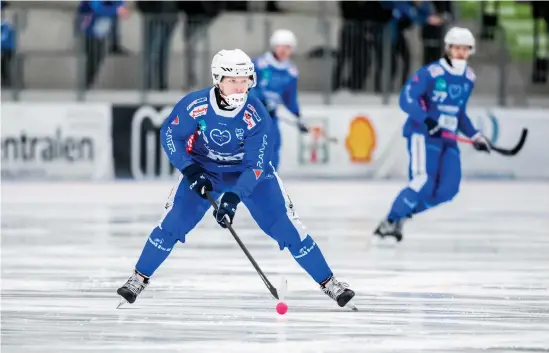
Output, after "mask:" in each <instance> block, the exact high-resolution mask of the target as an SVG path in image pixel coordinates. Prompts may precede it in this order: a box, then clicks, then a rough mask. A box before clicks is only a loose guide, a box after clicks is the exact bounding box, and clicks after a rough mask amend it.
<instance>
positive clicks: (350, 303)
mask: <svg viewBox="0 0 549 353" xmlns="http://www.w3.org/2000/svg"><path fill="white" fill-rule="evenodd" d="M345 307H346V308H348V309H351V310H352V311H358V308H357V307H356V305H355V304H353V301H352V300H350V301H349V302H348V303H347V304H345Z"/></svg>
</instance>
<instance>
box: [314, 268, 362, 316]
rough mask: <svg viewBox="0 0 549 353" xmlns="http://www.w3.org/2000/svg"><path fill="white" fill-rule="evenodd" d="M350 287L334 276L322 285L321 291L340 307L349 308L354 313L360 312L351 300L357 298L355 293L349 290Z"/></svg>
mask: <svg viewBox="0 0 549 353" xmlns="http://www.w3.org/2000/svg"><path fill="white" fill-rule="evenodd" d="M348 287H349V285H348V284H347V283H345V282H339V281H338V280H337V279H336V278H335V277H334V276H332V277H330V278H328V279H327V280H326V281H324V282H323V283H321V284H320V289H322V291H323V292H324V293H326V295H327V296H329V297H330V298H332V299H333V300H335V301H336V302H337V305H339V306H340V307H342V308H343V307H345V306H347V307H349V308H350V309H352V310H354V311H358V309H357V308H356V306H354V305H353V303H351V299H353V297H354V296H355V292H354V291H352V290H351V289H349V288H348Z"/></svg>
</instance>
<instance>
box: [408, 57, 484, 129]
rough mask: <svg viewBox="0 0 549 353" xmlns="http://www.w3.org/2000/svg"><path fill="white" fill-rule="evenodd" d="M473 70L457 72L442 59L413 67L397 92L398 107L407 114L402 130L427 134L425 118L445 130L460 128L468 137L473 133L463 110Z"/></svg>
mask: <svg viewBox="0 0 549 353" xmlns="http://www.w3.org/2000/svg"><path fill="white" fill-rule="evenodd" d="M475 78H476V76H475V73H474V72H473V70H472V69H471V68H470V67H468V66H467V67H466V68H465V71H464V72H463V73H458V72H456V70H455V69H454V68H453V67H451V66H450V65H449V64H448V62H447V61H446V59H444V58H443V59H440V60H439V61H435V62H432V63H430V64H428V65H426V66H424V67H422V68H420V69H419V70H417V71H416V72H415V73H414V74H413V75H412V77H411V78H409V79H408V81H407V82H406V84H405V85H404V88H403V89H402V91H401V93H400V99H399V103H400V107H401V108H402V110H403V111H404V112H405V113H407V114H408V119H407V120H406V123H405V124H404V129H403V134H404V136H406V137H408V136H410V135H411V134H412V133H423V134H427V127H426V125H425V124H424V121H425V119H426V118H428V117H429V118H431V119H434V120H436V121H438V123H439V125H440V126H441V127H442V128H443V129H444V130H446V131H450V132H452V133H456V132H457V131H458V130H459V131H461V132H462V133H463V134H464V135H465V136H467V137H472V136H473V135H475V134H476V133H477V130H476V129H475V127H474V126H473V123H472V122H471V120H470V119H469V117H468V116H467V113H466V106H467V101H468V100H469V97H470V96H471V92H472V91H473V88H474V85H475Z"/></svg>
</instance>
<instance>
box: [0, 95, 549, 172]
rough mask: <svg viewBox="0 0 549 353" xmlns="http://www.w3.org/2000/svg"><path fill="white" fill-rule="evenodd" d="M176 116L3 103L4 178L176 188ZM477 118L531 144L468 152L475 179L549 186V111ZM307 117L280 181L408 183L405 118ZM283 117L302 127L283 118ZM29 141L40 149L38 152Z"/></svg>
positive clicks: (370, 110)
mask: <svg viewBox="0 0 549 353" xmlns="http://www.w3.org/2000/svg"><path fill="white" fill-rule="evenodd" d="M171 109H172V106H171V105H154V106H153V105H147V104H145V105H116V104H115V105H111V104H99V105H98V104H82V105H79V104H77V103H71V104H61V103H58V104H55V103H47V104H37V103H4V104H2V131H1V133H2V175H3V177H4V178H6V179H8V178H9V179H17V180H21V179H28V180H42V179H67V180H74V179H92V180H110V179H112V178H113V177H114V178H123V179H127V178H130V179H136V180H155V179H167V180H170V179H172V178H174V175H173V174H174V173H175V172H176V171H175V170H174V168H173V167H172V166H171V165H170V163H169V161H168V158H167V156H166V155H165V153H164V151H163V150H162V147H161V145H160V134H159V131H160V126H161V124H162V122H163V121H164V119H165V118H166V116H167V115H168V114H169V113H170V111H171ZM468 113H469V115H470V116H471V118H472V120H473V123H474V124H475V125H476V126H477V127H478V128H479V129H480V130H482V131H483V132H484V133H485V134H486V136H487V137H488V138H489V139H490V140H491V141H492V143H494V144H496V145H498V146H501V147H507V148H508V147H512V146H514V145H515V144H516V143H517V141H518V138H519V136H520V132H521V130H522V129H523V128H528V129H529V135H528V139H527V141H526V144H525V146H524V148H523V150H522V151H521V152H520V153H519V154H518V155H517V156H514V157H512V158H509V157H503V156H500V155H497V154H493V155H486V154H482V153H478V152H476V151H475V150H474V149H473V148H472V147H471V146H470V145H464V146H461V154H462V157H463V158H462V169H463V175H464V176H465V177H466V178H489V179H502V178H505V179H544V180H547V179H549V154H548V153H547V152H546V151H549V138H547V136H546V135H547V132H548V131H549V110H547V109H545V110H542V109H500V108H497V109H485V108H471V109H469V111H468ZM302 115H303V120H304V121H305V122H306V123H307V124H308V125H309V126H310V130H311V133H309V134H304V135H302V134H300V133H299V132H298V130H297V129H296V127H295V125H294V124H292V123H285V122H282V121H281V122H280V126H281V129H282V140H283V144H282V151H281V154H282V156H281V163H280V168H279V172H280V174H281V176H283V177H285V178H302V177H309V178H331V179H345V178H363V179H400V180H402V179H405V178H407V175H408V169H407V168H408V154H407V149H406V140H405V139H404V138H403V137H402V125H403V124H404V121H405V118H406V117H405V115H404V113H403V112H402V111H401V110H400V109H399V108H398V107H396V106H381V105H373V106H363V107H361V106H351V105H349V106H333V105H331V106H315V105H305V106H303V107H302ZM280 116H281V120H284V121H290V122H291V121H294V118H293V117H291V116H290V115H289V113H288V112H285V111H284V110H282V111H281V112H280ZM224 133H227V134H231V133H232V132H230V131H226V132H225V131H224ZM327 137H332V138H334V139H336V140H337V142H336V143H331V142H329V140H328V138H327ZM29 138H34V139H35V140H37V141H41V142H39V143H35V144H32V143H29ZM45 141H51V142H48V143H46V142H45ZM83 141H84V142H88V143H87V144H86V143H83ZM14 146H16V147H14ZM33 146H34V147H33ZM48 146H51V147H48ZM91 146H93V147H91ZM29 155H32V158H28V157H29Z"/></svg>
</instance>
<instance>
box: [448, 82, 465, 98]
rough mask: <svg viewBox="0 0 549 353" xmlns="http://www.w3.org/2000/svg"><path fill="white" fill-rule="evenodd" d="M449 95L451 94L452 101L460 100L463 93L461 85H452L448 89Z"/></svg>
mask: <svg viewBox="0 0 549 353" xmlns="http://www.w3.org/2000/svg"><path fill="white" fill-rule="evenodd" d="M448 93H450V98H452V99H456V98H459V97H460V96H461V93H462V89H461V85H456V84H451V85H450V86H449V87H448Z"/></svg>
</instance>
